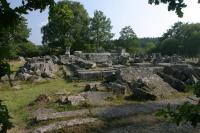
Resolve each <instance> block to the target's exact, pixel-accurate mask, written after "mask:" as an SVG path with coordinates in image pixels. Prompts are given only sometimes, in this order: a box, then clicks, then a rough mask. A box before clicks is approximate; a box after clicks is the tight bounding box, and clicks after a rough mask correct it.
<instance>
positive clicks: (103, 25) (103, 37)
mask: <svg viewBox="0 0 200 133" xmlns="http://www.w3.org/2000/svg"><path fill="white" fill-rule="evenodd" d="M111 29H112V26H111V21H110V18H107V17H106V16H105V15H104V13H103V12H102V11H98V10H96V11H95V12H94V17H93V18H91V21H90V38H91V40H92V41H93V42H94V43H95V44H96V51H99V50H100V45H104V44H105V43H108V42H109V41H110V40H111V38H112V37H113V36H114V34H113V33H111Z"/></svg>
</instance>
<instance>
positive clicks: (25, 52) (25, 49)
mask: <svg viewBox="0 0 200 133" xmlns="http://www.w3.org/2000/svg"><path fill="white" fill-rule="evenodd" d="M39 54H40V51H39V48H38V47H37V46H36V45H35V44H33V43H31V42H29V41H28V42H26V43H21V44H19V45H18V50H17V55H19V56H23V57H34V56H38V55H39Z"/></svg>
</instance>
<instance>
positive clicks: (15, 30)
mask: <svg viewBox="0 0 200 133" xmlns="http://www.w3.org/2000/svg"><path fill="white" fill-rule="evenodd" d="M29 34H30V29H28V26H27V20H26V19H25V18H24V17H21V18H20V20H19V22H18V23H17V24H16V25H15V27H10V28H1V29H0V50H1V51H2V54H4V55H1V57H2V59H3V58H7V59H8V58H15V57H17V52H20V51H17V50H18V45H21V44H23V43H27V42H28V40H27V39H28V37H29ZM5 49H7V50H8V51H7V53H5Z"/></svg>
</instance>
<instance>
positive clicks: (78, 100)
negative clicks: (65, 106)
mask: <svg viewBox="0 0 200 133" xmlns="http://www.w3.org/2000/svg"><path fill="white" fill-rule="evenodd" d="M68 100H69V101H70V103H71V105H73V106H76V105H81V104H83V103H84V102H85V101H86V99H85V98H84V97H83V96H81V95H77V96H68Z"/></svg>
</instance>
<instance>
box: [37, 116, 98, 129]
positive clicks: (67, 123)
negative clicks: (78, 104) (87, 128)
mask: <svg viewBox="0 0 200 133" xmlns="http://www.w3.org/2000/svg"><path fill="white" fill-rule="evenodd" d="M97 120H98V119H97V118H78V119H73V120H68V121H59V122H55V123H52V124H49V125H47V126H43V127H40V128H38V129H36V130H34V131H33V133H45V132H51V131H54V130H59V129H62V128H64V127H73V126H77V125H81V124H87V123H92V122H95V121H97Z"/></svg>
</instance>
